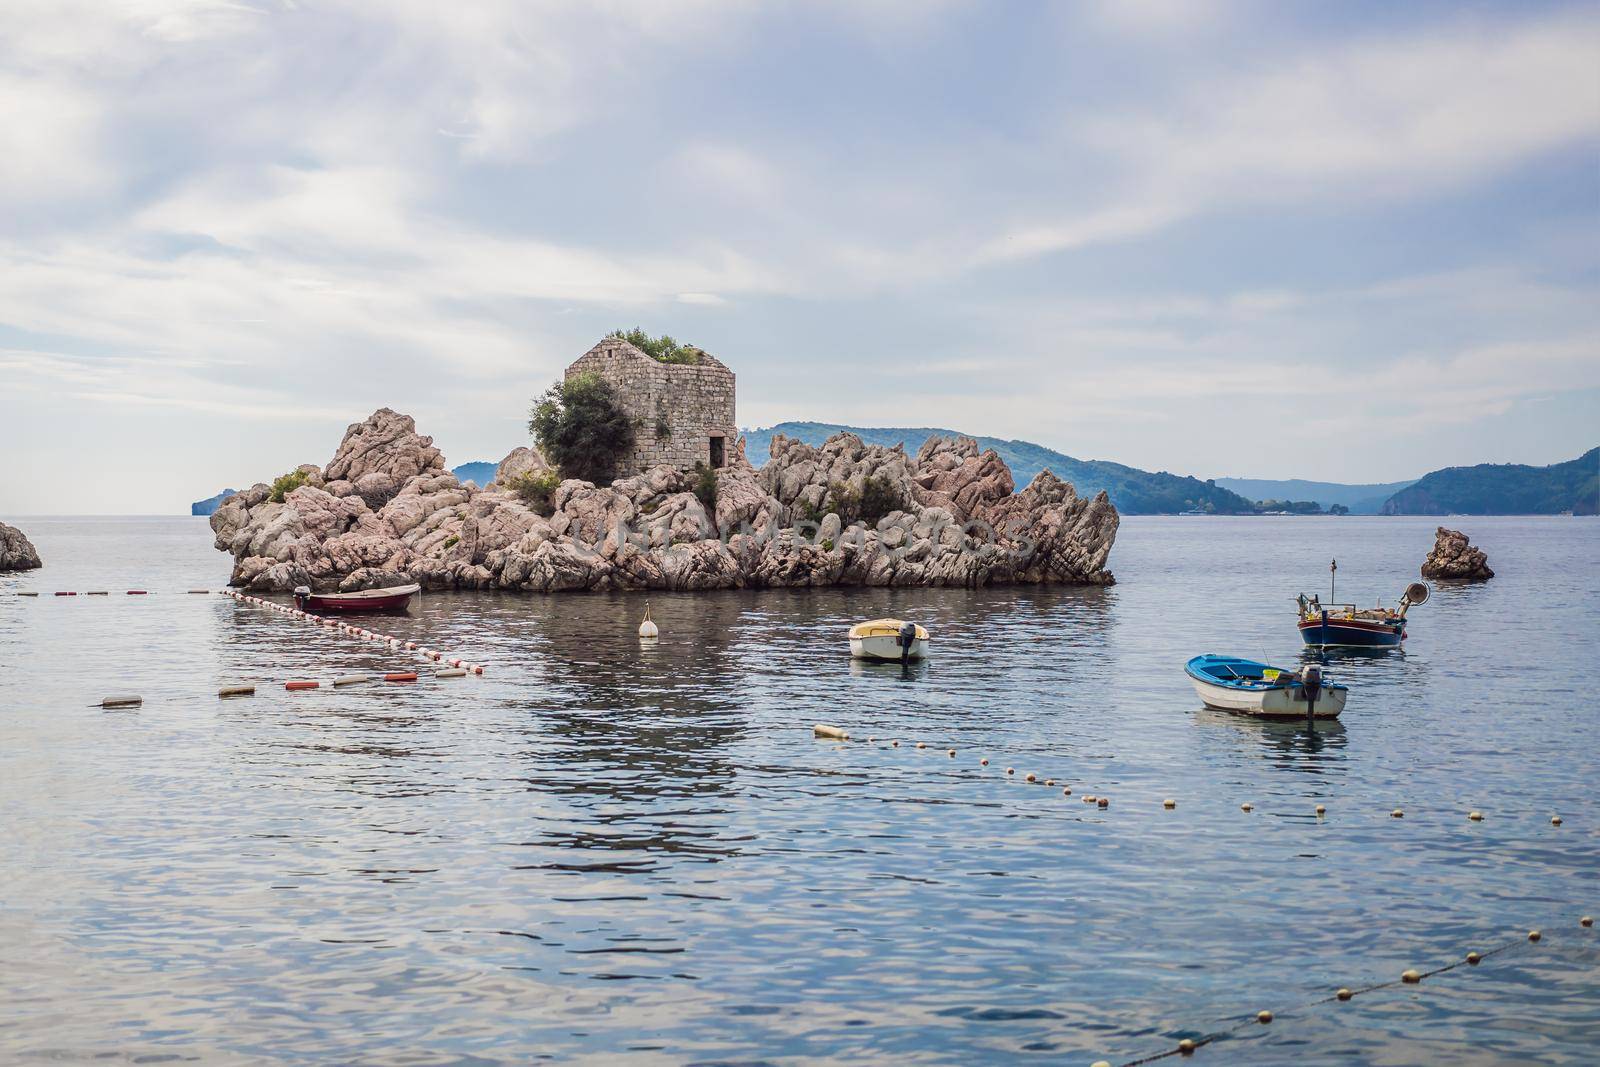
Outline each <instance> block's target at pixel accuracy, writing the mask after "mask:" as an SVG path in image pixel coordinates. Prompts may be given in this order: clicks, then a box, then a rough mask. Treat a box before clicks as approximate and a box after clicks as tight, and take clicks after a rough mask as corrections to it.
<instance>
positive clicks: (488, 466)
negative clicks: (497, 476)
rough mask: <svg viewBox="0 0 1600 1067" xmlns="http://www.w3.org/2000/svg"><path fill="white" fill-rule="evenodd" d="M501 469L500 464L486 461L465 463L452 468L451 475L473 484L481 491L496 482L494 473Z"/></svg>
mask: <svg viewBox="0 0 1600 1067" xmlns="http://www.w3.org/2000/svg"><path fill="white" fill-rule="evenodd" d="M499 469H500V464H498V463H490V462H488V461H486V460H479V461H478V462H476V463H463V464H462V465H461V466H459V467H452V468H450V473H451V474H454V475H455V476H456V477H457V478H458V479H460V480H461V481H463V482H471V483H472V484H473V485H476V486H477V487H478V488H479V489H482V488H483V487H484V486H486V485H488V484H489V483H490V482H492V481H494V472H495V471H497V470H499Z"/></svg>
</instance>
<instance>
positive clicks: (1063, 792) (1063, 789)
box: [1061, 785, 1072, 797]
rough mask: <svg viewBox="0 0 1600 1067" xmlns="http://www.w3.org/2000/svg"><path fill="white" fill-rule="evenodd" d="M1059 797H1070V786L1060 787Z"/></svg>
mask: <svg viewBox="0 0 1600 1067" xmlns="http://www.w3.org/2000/svg"><path fill="white" fill-rule="evenodd" d="M1061 795H1062V796H1064V797H1070V796H1071V795H1072V787H1071V786H1070V785H1064V786H1062V787H1061Z"/></svg>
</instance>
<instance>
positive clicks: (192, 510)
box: [189, 489, 239, 515]
mask: <svg viewBox="0 0 1600 1067" xmlns="http://www.w3.org/2000/svg"><path fill="white" fill-rule="evenodd" d="M238 491H239V490H237V489H224V490H223V491H222V492H220V493H218V494H217V495H216V496H213V497H207V498H206V499H205V500H196V501H195V502H194V503H193V504H190V505H189V514H191V515H210V514H213V513H214V512H215V511H216V510H217V509H218V508H219V507H221V506H222V502H223V501H224V500H226V499H228V498H229V497H230V496H232V495H233V494H235V493H237V492H238Z"/></svg>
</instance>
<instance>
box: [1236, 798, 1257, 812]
mask: <svg viewBox="0 0 1600 1067" xmlns="http://www.w3.org/2000/svg"><path fill="white" fill-rule="evenodd" d="M1239 810H1240V811H1255V810H1256V806H1255V805H1254V804H1252V803H1250V802H1249V801H1248V800H1247V801H1245V802H1244V803H1243V804H1240V805H1239Z"/></svg>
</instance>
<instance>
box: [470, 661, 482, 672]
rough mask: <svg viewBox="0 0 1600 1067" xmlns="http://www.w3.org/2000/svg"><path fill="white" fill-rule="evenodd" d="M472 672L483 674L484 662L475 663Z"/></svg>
mask: <svg viewBox="0 0 1600 1067" xmlns="http://www.w3.org/2000/svg"><path fill="white" fill-rule="evenodd" d="M472 673H473V674H482V673H483V664H481V663H476V664H473V667H472Z"/></svg>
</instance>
